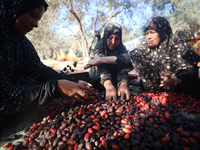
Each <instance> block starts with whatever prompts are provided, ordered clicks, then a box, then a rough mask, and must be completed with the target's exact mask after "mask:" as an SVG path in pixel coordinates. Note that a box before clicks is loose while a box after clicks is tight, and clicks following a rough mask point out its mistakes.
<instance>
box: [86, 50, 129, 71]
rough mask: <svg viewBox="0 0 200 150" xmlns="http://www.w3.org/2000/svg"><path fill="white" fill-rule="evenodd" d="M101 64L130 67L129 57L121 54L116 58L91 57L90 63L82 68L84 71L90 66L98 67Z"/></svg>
mask: <svg viewBox="0 0 200 150" xmlns="http://www.w3.org/2000/svg"><path fill="white" fill-rule="evenodd" d="M101 64H119V65H122V66H123V67H124V66H126V67H127V66H128V67H132V64H131V59H130V57H129V55H128V54H121V55H117V56H105V57H99V56H94V57H91V61H90V62H89V63H88V64H87V65H86V66H85V67H84V69H88V68H91V67H92V66H98V65H101Z"/></svg>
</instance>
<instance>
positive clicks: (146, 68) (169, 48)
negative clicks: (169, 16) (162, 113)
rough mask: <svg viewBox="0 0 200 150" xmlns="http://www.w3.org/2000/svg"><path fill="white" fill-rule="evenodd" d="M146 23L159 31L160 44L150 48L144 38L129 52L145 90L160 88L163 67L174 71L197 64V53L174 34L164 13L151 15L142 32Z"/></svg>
mask: <svg viewBox="0 0 200 150" xmlns="http://www.w3.org/2000/svg"><path fill="white" fill-rule="evenodd" d="M149 27H151V28H152V29H154V30H155V31H156V32H158V34H159V37H160V39H161V40H160V44H159V45H158V46H157V47H156V48H150V47H149V46H148V43H147V42H146V41H144V42H143V43H142V44H141V45H140V46H139V47H138V48H136V49H135V50H133V51H131V52H130V53H129V54H130V56H131V60H132V64H133V67H134V68H135V69H136V70H137V71H138V73H139V75H140V77H141V79H142V81H143V83H144V85H145V87H146V90H147V91H150V92H156V91H160V90H161V89H160V87H159V85H160V82H161V80H162V75H161V72H162V71H163V72H166V73H170V74H176V73H177V72H178V71H179V70H182V69H187V68H192V67H193V66H196V65H197V63H198V61H199V56H198V55H197V54H196V53H195V51H194V50H193V49H192V48H191V46H190V45H189V44H188V43H187V42H186V41H185V40H182V39H179V38H176V37H174V36H173V34H172V29H171V27H170V24H169V22H168V21H167V20H166V19H165V18H164V17H154V18H153V19H151V20H150V21H149V22H148V24H147V26H146V28H145V32H146V31H147V29H148V28H149Z"/></svg>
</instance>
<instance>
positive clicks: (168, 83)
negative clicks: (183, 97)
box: [160, 72, 175, 89]
mask: <svg viewBox="0 0 200 150" xmlns="http://www.w3.org/2000/svg"><path fill="white" fill-rule="evenodd" d="M162 75H163V81H161V83H160V87H164V88H165V89H167V88H170V87H173V86H174V84H175V80H174V79H173V78H172V75H171V74H167V73H165V72H162Z"/></svg>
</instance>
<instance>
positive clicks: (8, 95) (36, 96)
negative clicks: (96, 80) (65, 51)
mask: <svg viewBox="0 0 200 150" xmlns="http://www.w3.org/2000/svg"><path fill="white" fill-rule="evenodd" d="M47 7H48V4H47V3H46V2H45V0H1V1H0V62H1V65H0V96H1V99H0V126H1V125H2V124H3V122H4V121H5V120H6V119H8V118H9V117H10V116H13V115H14V114H16V113H19V112H22V111H23V110H24V109H25V107H29V106H31V107H35V106H37V105H42V104H45V103H47V102H49V101H50V100H53V98H56V97H58V96H59V95H60V94H63V95H65V96H69V97H73V98H74V97H75V98H80V97H84V98H86V99H87V98H88V94H87V92H89V91H91V84H89V83H87V82H85V81H75V80H73V81H69V80H67V78H66V77H65V76H62V75H61V74H59V73H57V72H56V71H54V70H53V69H52V68H50V67H47V66H45V65H44V64H43V63H42V62H41V61H40V58H39V57H38V55H37V52H36V50H35V48H34V47H33V45H32V43H31V42H30V41H29V40H28V39H27V38H26V36H25V35H26V33H28V32H30V31H31V30H32V29H33V28H35V27H38V21H39V20H40V19H41V17H42V15H43V13H44V12H45V11H46V9H47ZM76 82H78V83H76ZM87 86H88V87H87ZM84 91H85V92H84Z"/></svg>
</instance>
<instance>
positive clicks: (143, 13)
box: [57, 2, 153, 36]
mask: <svg viewBox="0 0 200 150" xmlns="http://www.w3.org/2000/svg"><path fill="white" fill-rule="evenodd" d="M141 5H143V3H142V2H141ZM139 6H140V5H139ZM124 13H125V12H122V13H121V14H120V15H118V17H116V18H114V19H113V22H119V20H120V17H122V16H123V20H124V22H123V24H125V25H132V22H136V24H137V25H138V26H142V25H144V24H146V21H147V20H148V19H150V18H151V16H152V15H153V12H152V10H151V7H150V6H148V5H146V8H144V9H142V10H138V11H135V13H134V14H133V17H132V18H127V17H126V18H124V16H126V15H124ZM64 17H65V10H64V9H61V10H60V19H63V18H64ZM141 18H143V19H141ZM70 29H71V30H69V29H68V28H66V27H65V24H64V23H63V24H61V25H60V26H59V29H58V30H57V32H58V33H61V34H63V35H65V36H71V35H74V33H75V34H76V32H77V31H78V29H79V26H78V25H71V26H70ZM133 29H134V27H133ZM72 31H73V32H74V33H73V32H72ZM133 32H134V31H133Z"/></svg>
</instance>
